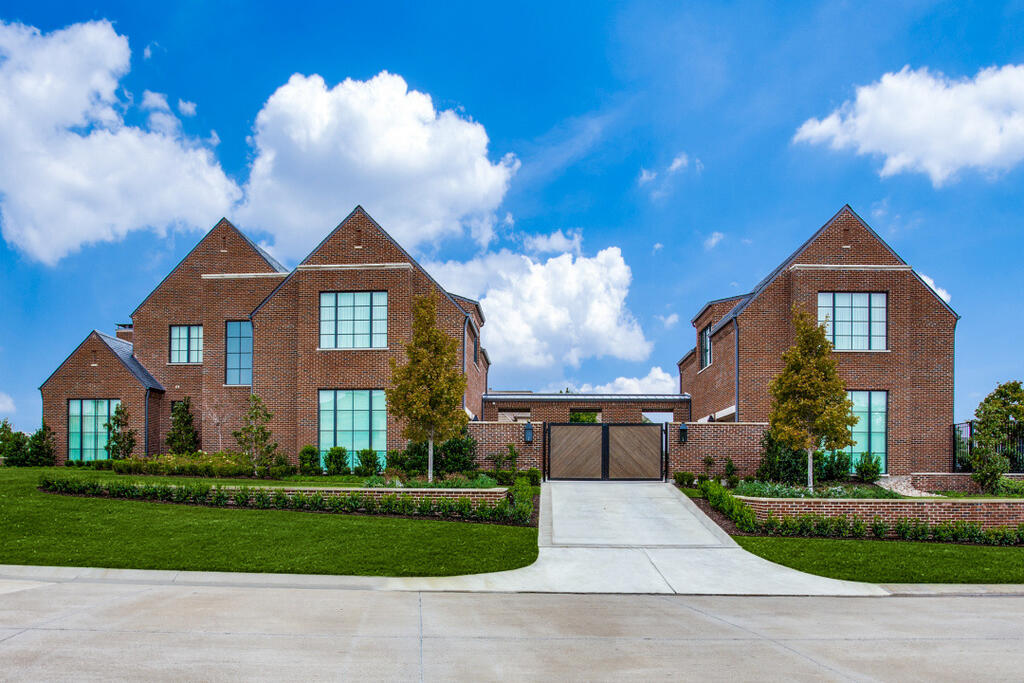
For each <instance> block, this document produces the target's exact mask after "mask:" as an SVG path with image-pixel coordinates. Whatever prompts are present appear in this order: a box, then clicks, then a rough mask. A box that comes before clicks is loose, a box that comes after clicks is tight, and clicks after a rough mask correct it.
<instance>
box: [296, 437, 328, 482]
mask: <svg viewBox="0 0 1024 683" xmlns="http://www.w3.org/2000/svg"><path fill="white" fill-rule="evenodd" d="M323 473H324V470H323V468H322V467H320V451H319V450H318V449H317V447H316V446H311V445H309V444H306V445H305V446H303V447H302V449H301V450H300V451H299V474H302V475H305V476H307V477H308V476H316V475H320V474H323Z"/></svg>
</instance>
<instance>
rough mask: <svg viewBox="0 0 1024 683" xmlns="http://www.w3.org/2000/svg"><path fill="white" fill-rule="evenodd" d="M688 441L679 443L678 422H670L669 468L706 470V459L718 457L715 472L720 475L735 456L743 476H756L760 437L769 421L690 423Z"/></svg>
mask: <svg viewBox="0 0 1024 683" xmlns="http://www.w3.org/2000/svg"><path fill="white" fill-rule="evenodd" d="M686 427H687V437H686V443H679V423H678V422H672V423H670V424H669V425H668V471H669V476H671V475H672V473H674V472H692V473H694V474H696V475H700V474H703V473H704V458H705V457H706V456H708V455H710V456H712V457H713V458H714V459H715V466H714V467H713V468H712V473H713V474H720V473H721V472H722V468H723V467H724V466H725V459H726V458H732V461H733V463H735V465H736V473H737V474H738V475H739V476H740V477H747V476H753V475H754V473H755V472H756V471H757V466H758V465H759V464H760V463H761V437H762V436H763V435H764V433H765V431H766V430H767V429H768V423H766V422H687V423H686Z"/></svg>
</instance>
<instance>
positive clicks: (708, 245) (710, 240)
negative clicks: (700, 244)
mask: <svg viewBox="0 0 1024 683" xmlns="http://www.w3.org/2000/svg"><path fill="white" fill-rule="evenodd" d="M723 239H725V233H721V232H718V231H717V230H716V231H715V232H713V233H711V234H710V235H708V236H707V239H705V240H704V249H705V250H707V251H711V250H712V249H714V248H715V247H717V246H718V243H719V242H721V241H722V240H723Z"/></svg>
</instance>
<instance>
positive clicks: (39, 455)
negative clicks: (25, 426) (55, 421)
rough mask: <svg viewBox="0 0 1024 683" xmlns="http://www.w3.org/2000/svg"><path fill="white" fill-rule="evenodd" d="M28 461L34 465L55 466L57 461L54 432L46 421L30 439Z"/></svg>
mask: <svg viewBox="0 0 1024 683" xmlns="http://www.w3.org/2000/svg"><path fill="white" fill-rule="evenodd" d="M28 461H29V464H30V465H32V466H33V467H53V464H54V462H55V461H56V449H55V448H54V446H53V432H52V431H51V430H50V426H49V425H47V424H46V423H45V422H44V423H43V424H42V426H40V427H39V429H37V430H36V431H35V432H33V433H32V436H30V437H29V439H28Z"/></svg>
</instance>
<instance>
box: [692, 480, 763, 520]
mask: <svg viewBox="0 0 1024 683" xmlns="http://www.w3.org/2000/svg"><path fill="white" fill-rule="evenodd" d="M700 490H701V493H702V494H703V495H704V498H706V499H707V501H708V504H709V505H710V506H711V507H713V508H715V509H716V510H718V511H719V512H721V513H722V514H724V515H725V516H726V517H728V518H729V519H731V520H732V521H733V522H735V523H736V527H737V528H738V529H740V530H741V531H747V532H753V531H757V518H756V516H755V515H754V511H753V510H752V509H751V508H750V506H749V505H747V504H746V503H744V502H742V501H741V500H739V499H738V498H736V497H735V496H733V495H732V494H731V493H729V492H728V491H727V490H726V489H725V488H724V487H723V486H722V485H721V484H719V483H718V482H714V481H705V482H702V483H701V485H700Z"/></svg>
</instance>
